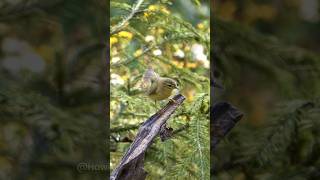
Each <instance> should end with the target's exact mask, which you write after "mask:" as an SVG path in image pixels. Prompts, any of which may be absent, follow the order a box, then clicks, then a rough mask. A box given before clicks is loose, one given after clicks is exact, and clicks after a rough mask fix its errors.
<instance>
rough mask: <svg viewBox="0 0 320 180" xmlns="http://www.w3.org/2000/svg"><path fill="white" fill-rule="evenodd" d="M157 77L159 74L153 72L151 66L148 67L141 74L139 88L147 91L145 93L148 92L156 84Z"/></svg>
mask: <svg viewBox="0 0 320 180" xmlns="http://www.w3.org/2000/svg"><path fill="white" fill-rule="evenodd" d="M158 78H159V75H158V74H157V73H156V72H154V70H153V69H152V68H151V67H148V69H147V70H146V72H145V73H144V75H143V78H142V84H141V88H142V89H144V90H145V91H147V93H148V92H150V90H151V89H152V88H153V86H156V83H155V82H156V81H157V79H158ZM148 94H149V93H148Z"/></svg>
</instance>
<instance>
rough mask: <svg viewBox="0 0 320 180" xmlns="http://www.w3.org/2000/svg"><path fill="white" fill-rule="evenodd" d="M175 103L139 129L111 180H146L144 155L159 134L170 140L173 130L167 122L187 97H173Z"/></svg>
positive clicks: (152, 117)
mask: <svg viewBox="0 0 320 180" xmlns="http://www.w3.org/2000/svg"><path fill="white" fill-rule="evenodd" d="M173 100H174V102H173V101H169V103H168V104H167V105H166V106H165V107H164V108H162V109H161V110H159V111H158V112H157V113H156V114H154V115H153V116H151V117H150V118H149V119H148V120H147V121H145V122H144V123H143V124H142V125H141V126H140V128H139V131H138V134H137V136H136V138H135V139H134V141H133V143H132V144H131V146H130V147H129V149H128V150H127V152H126V153H125V155H124V156H123V157H122V160H121V161H120V163H119V165H118V167H116V168H115V169H114V171H113V172H112V174H111V177H110V179H111V180H132V179H134V180H144V179H145V178H146V176H147V172H145V171H144V169H143V164H144V155H145V152H146V150H147V149H148V147H149V146H150V145H151V144H152V142H153V140H154V139H155V138H156V137H157V135H158V134H159V135H160V137H161V139H162V140H166V139H168V137H170V135H171V134H172V129H171V128H167V127H166V122H167V120H168V119H169V118H170V116H171V115H172V114H173V112H174V111H175V110H176V109H177V108H178V107H179V106H180V105H181V104H182V102H183V101H184V100H185V97H184V96H183V95H181V94H178V95H176V96H175V97H173Z"/></svg>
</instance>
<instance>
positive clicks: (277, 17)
mask: <svg viewBox="0 0 320 180" xmlns="http://www.w3.org/2000/svg"><path fill="white" fill-rule="evenodd" d="M319 3H320V2H319V1H318V0H306V1H300V0H280V1H264V0H233V1H232V0H224V1H222V0H221V1H212V3H211V7H212V9H211V10H212V11H213V13H214V14H215V15H214V19H213V22H212V27H211V28H212V29H213V30H212V31H213V38H212V39H211V42H212V43H213V45H212V49H211V51H212V59H213V61H214V65H215V72H214V76H215V78H216V79H217V81H218V82H220V83H221V84H223V86H224V88H225V89H224V90H218V89H216V93H215V101H218V100H227V101H229V102H230V103H232V104H233V105H235V106H236V107H237V108H239V109H240V110H241V111H243V113H244V118H243V119H242V120H241V121H240V124H238V125H237V126H236V127H235V128H234V129H233V130H232V132H231V133H230V134H229V135H228V136H227V138H226V139H225V141H224V142H222V143H221V144H219V147H218V149H217V151H216V152H214V153H213V163H214V164H211V165H212V166H211V172H212V173H214V174H215V175H214V178H216V179H221V180H224V179H236V180H242V179H272V180H274V179H319V178H320V172H319V169H320V159H319V152H320V151H319V150H320V149H319V148H320V141H319V131H318V126H319V122H318V119H319V117H320V116H319V115H320V114H319V92H320V91H319V90H320V89H319V88H320V86H319V85H320V81H319V75H320V74H319V70H320V57H319V43H318V42H319V36H318V34H319V30H320V26H319V25H320V24H319V7H320V6H319Z"/></svg>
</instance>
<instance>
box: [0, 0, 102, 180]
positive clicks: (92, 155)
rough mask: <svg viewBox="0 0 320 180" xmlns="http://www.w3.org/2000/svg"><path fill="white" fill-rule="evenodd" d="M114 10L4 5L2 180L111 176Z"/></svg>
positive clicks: (0, 22) (26, 0)
mask: <svg viewBox="0 0 320 180" xmlns="http://www.w3.org/2000/svg"><path fill="white" fill-rule="evenodd" d="M107 3H108V2H107V1H97V0H67V1H63V0H51V1H47V0H15V1H11V0H2V1H0V121H1V126H0V179H106V176H108V175H107V174H108V173H107V170H108V163H107V159H108V152H107V148H108V147H107V145H106V142H107V140H106V138H107V133H106V132H107V130H108V128H107V123H106V116H105V111H104V109H105V107H106V102H105V99H106V92H105V86H106V80H105V79H106V70H105V69H106V66H105V64H106V58H105V57H106V56H105V41H106V40H105V39H106V27H105V26H106V18H107V11H108V7H107ZM79 163H84V164H85V166H86V167H83V166H82V167H80V169H79ZM93 165H97V166H99V167H98V168H96V169H92V167H93ZM81 168H82V169H81ZM90 168H91V169H90Z"/></svg>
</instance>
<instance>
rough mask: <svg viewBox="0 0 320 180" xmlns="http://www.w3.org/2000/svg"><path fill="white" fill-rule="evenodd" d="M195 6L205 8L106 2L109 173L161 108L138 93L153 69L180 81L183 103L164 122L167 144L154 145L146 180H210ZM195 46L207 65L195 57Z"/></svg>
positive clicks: (202, 24)
mask: <svg viewBox="0 0 320 180" xmlns="http://www.w3.org/2000/svg"><path fill="white" fill-rule="evenodd" d="M179 3H182V4H187V5H192V8H191V10H190V13H189V14H190V15H192V16H193V18H194V19H195V20H193V21H191V20H188V18H187V17H185V16H183V15H182V13H181V12H182V10H181V9H179V8H180V5H179ZM189 3H190V4H189ZM198 5H199V6H201V7H203V8H206V7H208V1H178V2H175V1H147V0H146V1H140V0H137V1H134V2H132V1H111V27H110V29H111V32H114V33H112V36H111V37H110V54H111V60H110V72H111V81H110V85H111V102H110V103H111V106H110V108H111V111H110V117H111V121H110V126H111V134H110V144H111V147H110V148H111V151H112V152H111V169H113V168H115V167H116V166H117V165H118V163H119V161H120V159H121V157H122V156H123V155H124V153H125V152H126V150H127V149H128V147H129V145H130V143H131V142H132V140H133V139H134V137H135V135H136V133H137V129H138V127H139V125H140V124H141V123H142V122H144V121H145V120H146V119H147V118H149V117H150V116H151V115H153V114H154V113H156V112H157V111H158V110H160V108H162V107H163V106H164V105H165V104H166V103H167V100H163V101H161V102H157V103H156V104H155V102H154V101H152V100H151V99H149V98H148V97H147V96H146V95H144V93H143V89H141V86H140V84H141V82H142V76H143V74H144V73H145V71H146V69H147V68H148V67H149V66H152V68H153V69H154V70H155V72H156V73H158V74H159V75H160V76H163V77H170V78H173V79H175V80H177V81H178V84H179V86H180V93H182V94H183V95H184V96H185V97H186V101H185V102H184V103H183V104H182V106H180V107H178V109H177V110H176V112H175V113H174V114H173V115H172V117H171V118H170V119H169V120H168V122H167V123H168V127H171V128H173V129H174V131H173V136H172V137H171V138H170V139H168V140H166V141H164V142H162V141H161V140H160V139H159V138H156V139H155V142H154V143H153V144H152V145H151V147H150V148H149V149H148V150H147V152H146V158H145V169H146V171H147V172H148V176H147V179H203V180H204V179H209V177H210V174H209V172H210V169H209V167H210V166H209V162H210V161H209V160H210V153H209V143H210V141H209V122H210V121H209V104H210V103H209V99H210V96H209V88H210V84H209V83H210V81H209V70H208V68H209V67H208V65H209V59H210V56H209V54H210V53H209V49H210V39H209V14H208V13H207V15H206V16H201V15H200V14H201V10H200V9H199V7H198ZM193 45H198V47H200V50H198V51H197V53H200V55H203V56H202V57H205V58H202V57H200V58H199V57H196V55H197V54H195V53H196V52H194V50H193V49H192V46H193ZM201 49H202V50H201ZM177 52H179V53H180V55H179V53H177Z"/></svg>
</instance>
